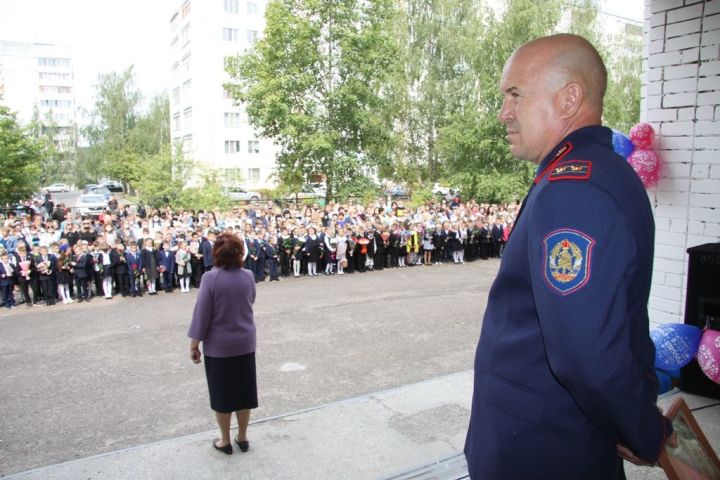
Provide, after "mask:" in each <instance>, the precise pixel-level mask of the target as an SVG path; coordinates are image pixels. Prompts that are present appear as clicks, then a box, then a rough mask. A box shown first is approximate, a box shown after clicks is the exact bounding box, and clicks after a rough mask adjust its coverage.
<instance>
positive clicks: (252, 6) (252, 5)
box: [247, 2, 258, 15]
mask: <svg viewBox="0 0 720 480" xmlns="http://www.w3.org/2000/svg"><path fill="white" fill-rule="evenodd" d="M257 13H258V4H257V2H247V14H248V15H257Z"/></svg>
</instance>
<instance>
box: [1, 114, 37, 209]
mask: <svg viewBox="0 0 720 480" xmlns="http://www.w3.org/2000/svg"><path fill="white" fill-rule="evenodd" d="M42 154H43V144H42V143H40V142H38V141H37V140H35V139H34V138H33V136H32V134H31V133H30V131H29V130H28V129H26V128H22V127H21V126H20V125H19V124H18V121H17V118H16V117H15V114H14V113H12V112H11V111H10V109H9V108H7V107H6V106H4V105H0V205H5V204H7V203H14V202H17V201H20V200H23V199H25V198H28V197H30V196H31V195H32V193H33V191H35V189H37V187H38V186H39V184H40V174H41V168H40V164H41V162H42Z"/></svg>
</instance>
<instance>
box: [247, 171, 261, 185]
mask: <svg viewBox="0 0 720 480" xmlns="http://www.w3.org/2000/svg"><path fill="white" fill-rule="evenodd" d="M247 176H248V181H249V182H253V183H257V182H259V181H260V169H259V168H248V175H247Z"/></svg>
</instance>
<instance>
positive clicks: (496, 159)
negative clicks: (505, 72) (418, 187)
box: [438, 0, 563, 201]
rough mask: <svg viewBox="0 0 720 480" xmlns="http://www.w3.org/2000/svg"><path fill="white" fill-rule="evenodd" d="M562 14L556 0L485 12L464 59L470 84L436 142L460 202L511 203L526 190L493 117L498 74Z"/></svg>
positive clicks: (527, 170)
mask: <svg viewBox="0 0 720 480" xmlns="http://www.w3.org/2000/svg"><path fill="white" fill-rule="evenodd" d="M562 10H563V9H562V4H561V2H560V1H559V0H548V1H544V2H535V1H534V0H508V1H507V2H506V3H505V9H504V10H503V12H502V15H501V16H498V15H497V14H495V13H494V12H493V11H485V14H484V17H483V21H482V24H483V30H482V32H481V33H478V38H477V40H476V42H475V43H476V46H475V47H474V48H473V50H471V51H468V55H467V58H468V75H469V76H471V77H472V78H474V79H476V83H475V85H474V86H473V89H472V90H469V94H468V96H467V97H466V98H465V99H464V100H465V102H464V103H462V104H458V107H457V108H456V109H455V110H454V111H453V112H452V113H451V114H450V116H449V118H448V120H447V122H446V125H445V126H444V127H443V128H442V129H441V131H440V138H439V142H438V143H439V150H440V152H441V153H442V156H443V158H444V165H445V177H446V178H447V179H448V180H449V181H450V182H451V183H452V184H453V185H456V186H459V187H461V190H462V191H463V194H464V195H465V197H466V198H473V197H477V198H480V199H487V200H490V199H493V200H496V201H497V200H511V199H513V198H516V197H522V195H524V192H525V191H526V190H527V185H528V184H529V180H530V178H531V172H532V167H531V166H529V165H528V164H527V162H524V161H522V160H517V159H515V158H512V156H511V155H510V151H509V148H508V144H507V140H506V135H505V126H504V125H502V124H501V123H500V121H499V120H498V119H497V114H498V112H499V110H500V108H501V106H502V95H501V94H500V90H499V84H500V75H501V73H502V69H503V66H504V64H505V62H506V61H507V59H508V58H509V57H510V55H511V54H512V52H513V51H514V50H515V49H516V48H517V47H519V46H520V45H522V44H523V43H525V42H528V41H530V40H532V39H534V38H538V37H541V36H544V35H548V34H550V33H552V32H553V31H554V29H555V28H556V26H557V24H558V22H559V20H560V17H561V12H562ZM493 184H497V185H502V186H504V187H505V188H507V189H508V190H507V191H506V194H505V195H498V194H497V193H496V190H495V189H494V188H489V187H490V186H491V185H493Z"/></svg>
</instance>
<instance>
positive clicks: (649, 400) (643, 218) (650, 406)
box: [465, 35, 672, 480]
mask: <svg viewBox="0 0 720 480" xmlns="http://www.w3.org/2000/svg"><path fill="white" fill-rule="evenodd" d="M606 75H607V74H606V71H605V67H604V65H603V63H602V60H601V58H600V56H599V55H598V53H597V51H596V50H595V49H594V47H593V46H592V45H590V43H589V42H587V41H586V40H585V39H583V38H581V37H578V36H574V35H554V36H551V37H545V38H541V39H538V40H535V41H533V42H530V43H528V44H526V45H524V46H522V47H521V48H519V49H518V50H517V51H516V52H515V53H514V54H513V55H512V56H511V57H510V59H509V60H508V63H507V64H506V65H505V69H504V70H503V75H502V79H501V85H500V88H501V91H502V93H503V95H504V103H503V107H502V110H501V111H500V115H499V118H500V120H501V121H502V122H503V123H504V124H505V125H506V128H507V133H508V140H509V142H510V151H511V153H512V154H513V155H514V156H516V157H518V158H523V159H526V160H530V161H533V162H535V163H538V164H539V168H538V175H537V178H536V179H535V181H534V183H533V185H532V187H531V190H530V192H529V194H528V196H527V198H526V199H525V202H524V204H523V207H522V209H521V211H520V214H519V217H518V220H517V222H516V224H515V228H514V229H513V232H512V234H511V236H510V239H509V240H508V243H507V245H506V247H505V251H504V254H503V259H502V263H501V265H500V270H499V272H498V275H497V278H496V279H495V282H494V284H493V286H492V289H491V290H490V294H489V300H488V305H487V309H486V312H485V317H484V320H483V325H482V333H481V335H480V341H479V344H478V348H477V353H476V359H475V386H474V393H473V403H472V414H471V419H470V426H469V430H468V435H467V441H466V445H465V455H466V457H467V460H468V469H469V473H470V478H472V479H477V480H480V479H481V480H499V479H504V480H513V479H519V480H520V479H521V480H534V479H537V480H545V479H547V480H592V479H597V480H612V479H623V478H625V474H624V471H623V463H622V459H623V458H626V459H628V460H630V461H633V462H634V463H638V464H652V463H654V462H656V461H657V459H658V457H659V455H660V454H661V452H662V451H663V449H664V445H665V442H666V440H667V438H668V436H669V435H670V434H671V433H672V427H671V425H670V422H669V421H668V420H667V419H666V418H665V417H663V416H662V414H661V412H660V411H659V410H658V409H657V408H656V406H655V402H656V400H657V384H656V381H655V375H654V371H653V362H654V352H655V350H654V346H653V343H652V341H651V339H650V336H649V332H648V325H649V322H648V314H647V301H648V296H649V291H650V281H651V275H652V261H653V236H654V222H653V217H652V211H651V208H650V205H649V202H648V198H647V195H646V193H645V191H644V189H643V186H642V184H641V182H640V180H639V178H638V177H637V175H636V174H635V173H634V172H633V171H632V169H631V168H630V166H629V165H628V164H627V162H625V161H624V160H623V159H622V158H621V157H620V156H618V155H617V154H615V153H614V152H613V148H612V134H611V131H610V130H609V129H607V128H604V127H602V126H600V124H601V116H602V98H603V95H604V92H605V83H606Z"/></svg>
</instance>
